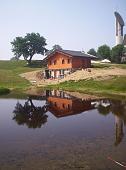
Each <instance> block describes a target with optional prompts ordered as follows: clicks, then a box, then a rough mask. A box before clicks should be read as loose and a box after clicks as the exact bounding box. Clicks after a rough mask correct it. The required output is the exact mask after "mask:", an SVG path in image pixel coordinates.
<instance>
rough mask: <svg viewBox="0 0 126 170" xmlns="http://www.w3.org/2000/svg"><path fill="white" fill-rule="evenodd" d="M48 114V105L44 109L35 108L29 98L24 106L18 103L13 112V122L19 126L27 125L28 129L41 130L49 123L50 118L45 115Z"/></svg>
mask: <svg viewBox="0 0 126 170" xmlns="http://www.w3.org/2000/svg"><path fill="white" fill-rule="evenodd" d="M46 112H47V106H46V105H44V106H42V107H40V106H39V107H37V106H34V104H33V102H32V99H31V98H30V97H29V98H28V100H27V101H26V102H25V104H24V105H22V104H20V103H19V102H17V104H16V106H15V109H14V111H13V113H14V117H13V120H15V121H16V122H17V124H18V125H26V126H27V127H28V128H34V129H35V128H41V126H42V125H43V124H45V123H46V122H47V118H48V116H47V115H46V114H45V113H46Z"/></svg>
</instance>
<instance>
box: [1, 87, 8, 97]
mask: <svg viewBox="0 0 126 170" xmlns="http://www.w3.org/2000/svg"><path fill="white" fill-rule="evenodd" d="M8 93H10V90H9V89H7V88H0V95H3V94H8Z"/></svg>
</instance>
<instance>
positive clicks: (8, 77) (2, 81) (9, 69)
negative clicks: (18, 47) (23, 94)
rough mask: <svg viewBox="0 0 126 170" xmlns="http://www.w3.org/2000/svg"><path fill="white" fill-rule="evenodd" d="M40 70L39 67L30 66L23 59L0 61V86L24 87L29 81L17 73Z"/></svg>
mask: <svg viewBox="0 0 126 170" xmlns="http://www.w3.org/2000/svg"><path fill="white" fill-rule="evenodd" d="M34 70H40V68H35V67H34V68H30V67H28V66H27V64H26V62H25V61H0V88H1V87H4V88H12V89H15V88H25V87H28V86H29V85H30V83H29V82H28V81H27V80H25V79H24V78H22V77H20V76H19V74H21V73H25V72H29V71H34Z"/></svg>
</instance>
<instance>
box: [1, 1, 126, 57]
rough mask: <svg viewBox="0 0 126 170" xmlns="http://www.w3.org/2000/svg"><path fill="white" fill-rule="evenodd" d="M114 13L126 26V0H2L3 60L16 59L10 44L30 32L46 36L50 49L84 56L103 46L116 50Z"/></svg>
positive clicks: (125, 31) (125, 28)
mask: <svg viewBox="0 0 126 170" xmlns="http://www.w3.org/2000/svg"><path fill="white" fill-rule="evenodd" d="M114 11H118V12H119V13H120V14H121V16H122V18H123V19H124V22H125V23H126V0H0V60H9V59H10V58H11V57H13V56H14V55H13V53H12V51H11V49H12V46H11V43H10V42H12V41H13V40H14V39H15V37H18V36H25V35H26V33H31V32H35V33H40V35H41V36H44V37H45V38H46V42H47V44H48V45H47V46H46V47H47V48H48V49H51V48H52V46H53V45H55V44H59V45H60V46H61V47H62V48H63V49H69V50H83V51H85V52H87V51H88V50H89V49H90V48H95V49H96V50H97V48H98V47H99V46H101V45H103V44H107V45H109V46H110V47H113V46H114V45H115V17H114ZM124 33H125V34H126V26H125V27H124ZM37 57H38V59H41V58H42V56H41V55H39V56H36V57H34V58H33V59H36V58H37Z"/></svg>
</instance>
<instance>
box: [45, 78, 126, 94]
mask: <svg viewBox="0 0 126 170" xmlns="http://www.w3.org/2000/svg"><path fill="white" fill-rule="evenodd" d="M47 88H53V89H54V88H55V89H62V90H67V91H78V92H83V93H92V94H108V95H109V94H116V95H126V77H125V76H121V77H117V76H115V77H114V78H112V79H111V80H102V81H96V80H93V79H90V80H80V81H77V82H75V81H68V82H63V83H60V84H57V85H49V86H47Z"/></svg>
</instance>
